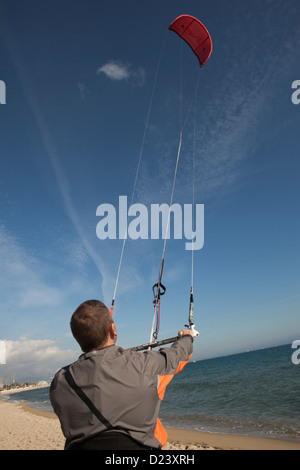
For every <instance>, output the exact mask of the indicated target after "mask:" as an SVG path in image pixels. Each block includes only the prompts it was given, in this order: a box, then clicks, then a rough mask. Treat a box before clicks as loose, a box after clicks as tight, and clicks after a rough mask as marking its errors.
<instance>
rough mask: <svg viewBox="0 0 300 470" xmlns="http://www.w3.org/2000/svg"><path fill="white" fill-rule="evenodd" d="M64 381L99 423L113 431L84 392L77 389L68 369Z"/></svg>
mask: <svg viewBox="0 0 300 470" xmlns="http://www.w3.org/2000/svg"><path fill="white" fill-rule="evenodd" d="M65 379H66V381H67V382H68V384H69V385H70V387H71V388H72V389H73V390H74V392H75V393H76V394H77V395H78V396H79V398H81V400H82V401H83V402H84V403H85V404H86V405H87V406H88V407H89V409H90V410H91V412H92V413H93V414H94V415H95V416H96V417H97V418H98V419H99V421H101V423H102V424H104V426H105V427H106V428H107V429H115V428H114V427H113V426H112V425H111V424H110V422H109V421H108V420H107V419H106V418H105V417H104V416H103V414H102V413H100V411H99V410H98V409H97V408H96V407H95V405H94V404H93V403H92V402H91V400H90V399H89V397H88V396H87V395H86V394H85V393H84V391H83V390H82V389H81V388H80V387H78V385H77V383H76V382H75V380H74V379H73V377H72V375H71V372H70V370H69V369H67V370H66V372H65Z"/></svg>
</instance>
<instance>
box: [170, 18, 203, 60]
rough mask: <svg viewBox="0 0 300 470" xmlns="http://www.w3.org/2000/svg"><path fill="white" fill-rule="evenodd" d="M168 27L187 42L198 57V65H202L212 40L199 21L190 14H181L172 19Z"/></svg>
mask: <svg viewBox="0 0 300 470" xmlns="http://www.w3.org/2000/svg"><path fill="white" fill-rule="evenodd" d="M169 29H170V30H171V31H174V32H175V33H177V34H178V35H179V36H180V37H181V38H182V39H184V40H185V41H186V42H187V43H188V45H189V46H190V47H191V48H192V50H193V51H194V53H195V54H196V56H197V57H198V59H199V62H200V67H203V65H204V64H205V62H206V61H207V60H208V59H209V57H210V54H211V51H212V40H211V37H210V34H209V32H208V31H207V29H206V28H205V26H204V25H203V24H202V23H201V21H199V20H197V18H194V17H193V16H190V15H181V16H178V18H176V19H175V20H174V21H173V23H172V24H171V25H170V26H169Z"/></svg>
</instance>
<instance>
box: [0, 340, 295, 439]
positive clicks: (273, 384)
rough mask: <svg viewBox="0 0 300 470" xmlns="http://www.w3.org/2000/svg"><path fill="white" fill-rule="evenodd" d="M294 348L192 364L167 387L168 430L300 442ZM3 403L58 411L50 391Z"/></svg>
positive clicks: (9, 397) (10, 397)
mask: <svg viewBox="0 0 300 470" xmlns="http://www.w3.org/2000/svg"><path fill="white" fill-rule="evenodd" d="M293 352H294V351H293V350H292V349H291V345H284V346H277V347H272V348H267V349H261V350H258V351H250V352H245V353H241V354H235V355H231V356H226V357H218V358H215V359H207V360H202V361H197V362H190V363H189V364H188V365H187V366H186V367H185V369H184V370H183V371H182V372H181V373H179V374H177V375H176V376H175V377H174V379H173V380H172V382H171V383H170V384H169V385H168V387H167V391H166V394H165V397H164V400H163V402H162V405H161V410H160V415H159V416H160V420H161V421H162V423H163V425H165V426H167V427H177V428H185V429H195V430H198V431H205V432H214V433H229V434H238V435H246V436H256V437H268V438H274V439H281V440H289V441H295V442H300V364H299V365H295V364H294V363H293V362H292V354H293ZM2 399H4V400H9V401H10V402H19V403H20V402H27V403H28V405H27V406H30V407H33V408H39V409H42V410H46V411H53V410H52V407H51V403H50V401H49V388H42V389H35V390H29V391H25V392H19V393H15V394H11V395H3V396H2Z"/></svg>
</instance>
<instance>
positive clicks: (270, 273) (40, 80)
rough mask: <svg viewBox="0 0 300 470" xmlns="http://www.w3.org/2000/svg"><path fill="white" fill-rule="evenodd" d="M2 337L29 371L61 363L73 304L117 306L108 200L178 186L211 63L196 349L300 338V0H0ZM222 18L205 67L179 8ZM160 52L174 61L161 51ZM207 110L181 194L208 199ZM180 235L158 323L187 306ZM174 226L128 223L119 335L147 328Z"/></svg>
mask: <svg viewBox="0 0 300 470" xmlns="http://www.w3.org/2000/svg"><path fill="white" fill-rule="evenodd" d="M0 13H1V14H0V18H1V19H0V36H1V41H0V57H1V60H0V80H2V81H4V82H5V84H6V104H5V105H1V106H0V133H1V134H0V135H1V147H0V155H1V177H0V193H1V200H0V240H1V243H0V263H1V271H0V294H1V296H0V297H1V301H0V312H1V316H0V339H1V340H5V341H6V342H7V349H8V353H9V354H8V360H7V365H5V366H4V365H3V366H1V369H0V375H2V376H4V375H9V374H12V373H14V374H15V375H16V376H17V377H22V378H23V377H25V378H26V376H28V375H31V376H35V377H42V376H43V377H42V378H44V377H45V378H47V377H49V376H51V375H53V372H54V370H55V369H56V368H58V367H60V366H62V365H64V364H65V363H67V362H70V361H71V360H74V359H75V358H76V357H77V355H78V354H79V351H78V348H77V345H76V343H75V341H74V340H73V338H72V337H71V335H70V331H69V320H70V316H71V314H72V312H73V311H74V310H75V309H76V307H77V306H78V305H79V304H80V303H81V302H82V301H84V300H86V299H90V298H98V299H100V300H103V301H104V302H106V304H107V305H108V306H110V302H111V299H112V296H113V291H114V287H115V280H116V275H117V269H118V264H119V259H120V254H121V248H122V241H121V240H99V239H98V238H97V236H96V226H97V223H98V222H99V218H97V217H96V209H97V207H98V206H99V205H100V204H103V203H109V204H113V205H117V203H118V199H119V196H121V195H126V196H128V200H129V201H130V198H131V194H132V190H133V184H134V179H135V174H136V168H137V163H138V159H139V155H140V151H141V145H142V140H143V135H144V130H145V122H146V118H147V113H148V110H149V104H150V102H151V96H152V91H153V83H154V79H155V74H156V71H157V70H158V76H157V82H156V87H155V90H154V95H153V101H152V108H151V113H150V116H149V122H148V127H147V134H146V138H145V142H144V147H143V153H142V160H141V165H140V171H139V175H138V180H137V185H136V191H135V199H134V202H136V203H140V204H144V205H146V206H147V207H150V204H153V203H169V200H170V194H171V188H172V179H173V174H174V168H175V162H176V155H177V148H178V140H179V129H180V64H181V57H182V108H183V116H186V113H187V111H188V109H189V104H190V102H191V99H192V96H193V90H194V87H195V84H196V82H197V79H198V77H199V72H200V78H199V80H200V81H199V88H198V94H197V114H196V134H195V142H196V164H195V172H194V178H195V201H196V203H199V204H204V207H205V225H204V236H205V244H204V247H203V249H202V250H199V251H197V252H195V254H194V296H195V322H196V327H197V329H198V330H199V331H200V338H198V339H197V340H196V341H195V349H194V359H195V360H198V359H201V358H202V359H204V358H207V357H215V356H220V355H224V354H231V353H235V352H239V351H245V350H248V349H249V350H251V349H258V348H261V347H266V346H272V345H276V344H284V343H289V342H290V343H292V341H293V340H296V339H300V338H299V337H300V319H299V311H300V309H299V307H300V294H299V281H300V272H299V265H300V264H299V261H300V260H299V248H300V247H299V240H300V226H299V200H300V185H299V174H300V173H299V170H300V163H299V150H300V141H299V123H300V106H297V105H294V104H293V103H292V100H291V96H292V93H293V90H292V88H291V86H292V83H293V82H294V81H295V80H299V79H300V65H299V45H300V37H299V21H300V5H299V2H298V1H296V0H294V1H287V0H274V1H271V0H270V1H267V0H264V1H259V0H253V1H251V2H246V1H237V0H229V1H228V0H226V1H225V0H224V1H223V0H212V1H210V2H199V1H194V0H190V1H189V2H188V4H187V3H186V2H183V1H181V0H180V1H179V0H175V1H174V0H172V1H164V2H158V1H156V0H154V1H152V2H148V3H146V2H138V1H130V2H121V1H120V0H115V1H113V0H112V1H110V2H100V1H99V0H98V1H96V0H88V1H82V0H75V1H74V0H72V1H70V0H60V1H57V0H52V1H51V2H50V1H48V0H45V1H43V2H39V1H37V0H28V1H27V2H26V3H25V2H21V1H20V0H18V1H16V0H9V1H6V0H0ZM183 13H187V14H190V15H193V16H195V17H197V18H199V19H200V20H201V21H202V22H203V23H204V24H205V25H206V27H207V28H208V30H209V32H210V34H211V37H212V41H213V52H212V56H211V57H210V59H209V61H208V62H207V64H206V65H205V67H203V68H202V69H201V71H200V69H199V64H198V61H197V59H196V58H195V56H194V55H193V53H192V51H191V50H190V48H189V47H188V46H187V45H186V44H184V43H183V42H182V41H180V39H179V38H178V36H177V35H175V34H174V33H172V32H170V31H168V26H169V24H170V23H171V22H172V21H173V20H174V19H175V18H176V17H177V16H179V15H180V14H183ZM161 51H162V55H161V61H160V66H159V69H158V68H157V64H158V61H159V57H160V53H161ZM194 122H195V121H194V110H193V112H191V113H190V115H189V119H188V121H187V125H186V127H185V131H184V136H183V145H182V153H181V157H180V162H179V168H178V175H177V180H176V187H175V194H174V201H173V202H174V203H175V202H176V203H179V204H184V203H191V202H192V169H193V163H192V161H193V160H192V159H193V139H194V137H193V129H194ZM184 246H185V241H184V240H173V239H172V237H171V239H170V240H168V241H167V245H166V257H165V268H164V277H163V280H164V283H165V285H166V287H167V292H166V295H165V296H164V297H163V298H162V303H161V329H160V335H159V339H164V338H165V337H169V336H174V335H175V334H176V333H177V331H178V329H181V328H182V327H183V325H184V324H185V323H186V322H187V315H188V303H189V289H190V283H191V281H190V279H191V253H190V252H188V251H186V250H185V249H184ZM162 248H163V240H161V239H160V240H130V239H129V240H128V241H127V242H126V246H125V252H124V258H123V263H122V267H121V273H120V279H119V284H118V290H117V296H116V304H115V312H114V316H115V321H116V324H117V327H118V344H119V345H122V346H124V347H130V346H134V345H137V344H141V343H144V342H147V341H148V339H149V335H150V330H151V323H152V316H153V305H152V285H153V284H154V283H155V282H157V277H158V272H159V267H160V261H161V256H162Z"/></svg>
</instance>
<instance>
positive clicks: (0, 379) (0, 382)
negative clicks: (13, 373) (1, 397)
mask: <svg viewBox="0 0 300 470" xmlns="http://www.w3.org/2000/svg"><path fill="white" fill-rule="evenodd" d="M0 388H3V383H2V377H0Z"/></svg>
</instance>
